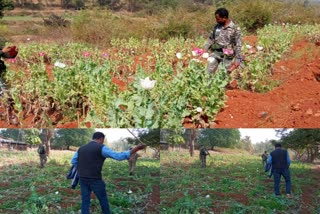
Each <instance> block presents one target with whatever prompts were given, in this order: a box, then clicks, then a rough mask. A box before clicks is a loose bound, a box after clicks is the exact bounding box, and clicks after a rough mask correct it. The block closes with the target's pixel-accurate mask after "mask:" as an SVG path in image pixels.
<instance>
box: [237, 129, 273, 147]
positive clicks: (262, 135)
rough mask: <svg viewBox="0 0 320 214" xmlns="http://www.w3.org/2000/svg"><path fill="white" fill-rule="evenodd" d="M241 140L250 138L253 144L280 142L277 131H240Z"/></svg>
mask: <svg viewBox="0 0 320 214" xmlns="http://www.w3.org/2000/svg"><path fill="white" fill-rule="evenodd" d="M239 131H240V134H241V138H244V137H245V136H249V137H250V139H251V142H252V143H253V144H256V143H259V142H263V141H265V140H278V139H279V138H278V137H277V136H276V132H275V129H262V128H261V129H259V128H254V129H239Z"/></svg>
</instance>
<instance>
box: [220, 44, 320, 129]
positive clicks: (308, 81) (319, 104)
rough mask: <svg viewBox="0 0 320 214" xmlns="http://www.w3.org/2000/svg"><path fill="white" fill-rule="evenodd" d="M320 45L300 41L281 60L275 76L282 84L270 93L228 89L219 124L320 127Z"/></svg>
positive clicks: (275, 67) (276, 67)
mask: <svg viewBox="0 0 320 214" xmlns="http://www.w3.org/2000/svg"><path fill="white" fill-rule="evenodd" d="M319 77H320V46H317V45H316V44H313V43H310V42H307V41H300V42H298V43H295V44H294V45H293V46H292V48H291V51H290V53H288V54H287V56H286V57H284V58H283V59H282V60H280V61H279V62H277V63H276V64H275V65H274V68H273V76H272V79H274V80H278V81H279V82H280V85H279V87H276V88H274V89H273V90H272V91H269V92H267V93H263V94H261V93H253V92H249V91H245V90H239V89H237V90H230V91H227V93H226V95H227V96H228V98H227V102H226V107H224V108H223V109H221V111H220V112H219V114H218V115H217V117H216V120H215V123H216V126H215V127H216V128H239V127H246V128H249V127H251V128H258V127H265V128H268V127H270V128H271V127H273V128H274V127H291V128H292V127H293V128H318V127H320V122H319V121H320V78H319Z"/></svg>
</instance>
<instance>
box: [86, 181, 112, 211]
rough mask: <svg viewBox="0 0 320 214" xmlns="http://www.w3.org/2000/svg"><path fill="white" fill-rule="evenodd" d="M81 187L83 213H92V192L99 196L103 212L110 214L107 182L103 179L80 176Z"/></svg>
mask: <svg viewBox="0 0 320 214" xmlns="http://www.w3.org/2000/svg"><path fill="white" fill-rule="evenodd" d="M80 189H81V200H82V203H81V214H89V213H90V195H91V192H94V194H95V195H96V196H97V198H98V199H99V202H100V206H101V209H102V213H103V214H110V213H111V212H110V207H109V201H108V196H107V192H106V184H105V182H104V181H103V180H101V179H89V178H80Z"/></svg>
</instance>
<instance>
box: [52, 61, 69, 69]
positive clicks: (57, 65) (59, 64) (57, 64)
mask: <svg viewBox="0 0 320 214" xmlns="http://www.w3.org/2000/svg"><path fill="white" fill-rule="evenodd" d="M54 66H55V67H59V68H65V67H66V64H64V63H62V62H58V61H57V62H55V63H54Z"/></svg>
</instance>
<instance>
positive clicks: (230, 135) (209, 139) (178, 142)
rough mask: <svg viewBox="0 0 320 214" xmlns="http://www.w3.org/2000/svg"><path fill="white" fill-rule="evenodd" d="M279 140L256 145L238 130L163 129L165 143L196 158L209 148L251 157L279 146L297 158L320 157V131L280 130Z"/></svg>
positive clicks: (308, 160)
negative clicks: (198, 152)
mask: <svg viewBox="0 0 320 214" xmlns="http://www.w3.org/2000/svg"><path fill="white" fill-rule="evenodd" d="M275 131H276V132H277V135H278V136H279V137H280V139H279V140H265V141H262V142H259V143H256V144H253V143H252V141H251V138H250V137H249V136H244V137H242V138H241V135H240V131H239V130H238V129H178V130H173V129H162V130H161V137H160V139H161V141H162V142H165V143H168V145H169V146H171V147H173V148H181V147H182V148H186V149H189V151H190V155H191V156H193V154H194V149H199V147H200V146H202V145H203V146H206V147H207V148H210V149H211V150H214V149H215V147H222V148H232V149H242V150H245V151H248V152H249V153H251V154H259V155H260V154H262V153H263V152H264V151H267V152H268V153H270V152H271V151H273V150H274V145H275V143H281V144H282V147H283V148H285V149H290V150H291V151H293V153H294V157H293V159H296V160H300V161H305V162H314V161H315V160H316V159H319V158H320V129H293V130H288V129H277V130H275Z"/></svg>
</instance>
